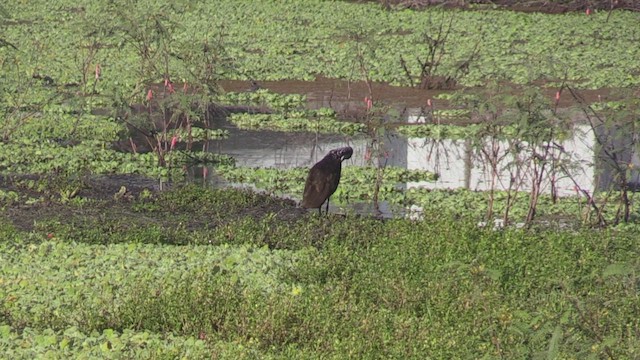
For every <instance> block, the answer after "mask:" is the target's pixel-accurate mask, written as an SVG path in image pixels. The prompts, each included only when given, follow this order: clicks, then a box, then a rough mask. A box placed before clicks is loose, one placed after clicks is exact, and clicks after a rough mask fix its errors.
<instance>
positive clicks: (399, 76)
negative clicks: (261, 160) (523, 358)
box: [0, 0, 640, 90]
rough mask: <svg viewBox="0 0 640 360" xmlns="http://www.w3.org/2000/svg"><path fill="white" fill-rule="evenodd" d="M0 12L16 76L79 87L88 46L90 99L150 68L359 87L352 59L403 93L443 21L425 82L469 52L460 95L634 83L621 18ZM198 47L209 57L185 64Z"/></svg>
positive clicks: (305, 11)
mask: <svg viewBox="0 0 640 360" xmlns="http://www.w3.org/2000/svg"><path fill="white" fill-rule="evenodd" d="M6 8H7V10H8V11H9V14H10V16H11V17H10V20H12V21H11V22H9V25H6V24H5V26H4V30H3V32H4V34H3V35H4V36H3V38H4V40H5V41H7V42H10V43H12V44H16V45H17V46H18V48H19V49H20V52H21V55H20V58H21V63H22V64H23V65H22V68H23V69H24V70H25V71H27V72H29V73H35V72H37V73H42V74H46V75H48V76H50V77H51V78H52V79H54V80H55V81H56V83H57V84H65V83H75V82H79V81H81V79H82V74H81V72H80V71H79V68H81V64H82V61H83V60H84V59H82V58H81V57H82V56H83V55H84V54H86V50H83V49H86V47H85V46H87V45H90V44H91V43H94V44H95V45H97V46H98V51H97V52H96V53H95V56H93V57H92V59H91V60H92V62H95V63H99V64H101V65H102V67H103V73H104V76H105V79H104V82H102V83H100V84H98V88H99V90H102V89H108V88H110V87H112V86H118V87H129V86H133V85H134V84H136V83H137V82H138V79H137V76H138V75H139V74H138V72H139V71H149V70H151V69H153V68H154V67H156V68H158V70H163V69H166V67H167V66H168V67H169V69H170V71H171V73H170V74H169V75H171V77H172V78H174V79H180V80H182V79H185V80H187V81H189V79H192V78H193V77H194V75H195V76H196V77H199V78H202V75H203V73H202V71H203V67H202V66H203V65H205V64H206V63H207V61H208V60H211V59H212V58H215V59H217V60H220V61H223V62H222V63H220V66H216V67H214V69H215V70H214V72H213V73H212V74H211V76H215V77H218V78H220V77H222V78H238V79H249V78H253V79H258V80H278V79H304V80H313V79H314V77H315V76H316V75H318V74H322V75H324V76H327V77H333V78H346V79H360V77H359V76H360V74H359V73H358V71H356V67H357V65H356V64H355V60H354V59H355V57H354V54H355V53H357V52H361V53H362V54H363V56H364V60H365V62H366V64H367V68H368V69H369V70H370V77H371V79H372V80H374V81H386V82H392V83H396V84H403V83H404V82H405V73H404V70H403V68H402V66H401V64H400V56H402V57H403V58H404V59H406V63H407V67H408V68H410V69H411V72H412V73H414V74H417V73H420V68H419V62H418V60H417V59H421V58H426V57H427V56H428V55H429V48H428V46H427V44H426V43H427V40H426V39H427V36H433V34H434V33H435V32H437V31H438V28H439V26H440V25H441V23H442V22H443V21H444V22H445V23H447V24H448V23H449V21H450V20H451V30H450V35H449V36H448V38H447V42H448V44H447V45H446V52H447V56H445V57H444V58H443V59H442V61H441V64H440V65H439V66H438V69H437V73H436V74H434V75H443V76H446V75H448V74H450V73H451V72H452V71H454V70H455V69H456V68H457V67H459V66H460V64H459V62H460V61H462V60H466V59H467V58H468V57H469V55H470V54H472V53H473V50H474V49H475V48H476V47H477V55H476V56H475V57H474V61H473V62H472V63H471V64H470V67H469V69H468V73H467V74H466V75H465V76H464V77H463V78H461V79H458V81H459V82H460V83H462V84H464V85H467V86H471V85H481V84H483V83H484V81H485V80H486V79H488V78H500V79H505V80H510V81H513V82H515V83H521V84H526V83H531V82H533V81H541V80H542V81H551V82H553V81H557V80H559V79H564V78H565V75H566V76H568V79H569V80H571V81H573V82H575V83H577V84H579V85H581V86H582V87H586V88H600V87H619V86H633V85H638V84H640V82H639V80H638V77H637V76H634V74H637V71H638V70H639V69H638V64H637V62H636V61H635V60H636V59H637V58H638V55H639V54H638V50H637V47H636V46H634V45H635V43H636V40H637V39H636V37H635V36H636V35H635V32H634V29H635V24H636V23H637V22H638V19H639V16H640V15H639V14H638V13H633V12H624V11H615V12H614V13H613V15H612V16H608V14H607V13H606V12H597V13H593V14H591V15H590V16H585V14H584V13H582V12H580V13H568V14H563V15H547V14H539V13H517V12H509V11H486V10H484V11H442V10H439V9H427V10H425V11H421V12H414V11H409V10H403V11H386V10H384V8H383V7H382V6H379V5H377V4H368V5H366V6H363V5H361V4H353V3H349V2H332V3H328V2H323V1H300V2H272V1H260V2H257V3H248V2H247V3H240V4H238V3H237V2H236V1H226V0H225V1H216V2H215V4H214V3H202V4H194V3H192V2H184V1H177V2H176V1H172V2H164V1H162V2H158V3H145V2H143V3H136V4H132V3H129V2H126V1H115V2H85V3H78V2H74V1H66V0H59V1H55V2H47V1H30V2H28V3H20V2H9V3H7V4H6ZM107 14H108V15H109V16H106V15H107ZM135 24H137V26H138V27H137V28H134V27H133V25H135ZM220 45H223V46H222V47H221V46H220ZM205 46H207V47H208V49H209V50H211V52H210V53H208V55H209V57H207V54H206V53H199V52H197V53H196V52H193V51H192V52H191V53H189V52H187V49H189V50H193V49H202V48H203V47H205ZM363 48H364V50H362V49H363ZM144 49H150V50H152V51H151V52H150V53H145V52H144V51H143V50H144ZM0 51H3V52H7V51H12V49H11V48H9V47H4V48H2V49H0ZM83 52H84V54H83ZM212 52H213V53H212ZM165 53H166V54H167V57H166V59H163V60H162V62H163V64H162V65H160V64H159V65H157V66H156V65H153V63H152V62H153V61H156V60H155V59H153V56H154V55H158V56H164V54H165ZM181 63H182V64H181ZM132 70H133V71H132ZM138 70H139V71H138ZM154 78H155V81H157V82H160V81H163V80H164V78H163V74H162V71H160V72H158V73H156V74H155V77H151V78H150V79H149V80H153V79H154ZM189 82H190V81H189Z"/></svg>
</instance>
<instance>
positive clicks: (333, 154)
mask: <svg viewBox="0 0 640 360" xmlns="http://www.w3.org/2000/svg"><path fill="white" fill-rule="evenodd" d="M351 155H353V149H352V148H351V147H350V146H347V147H342V148H339V149H333V150H331V151H329V153H328V154H327V156H325V157H324V158H323V159H322V160H320V161H318V162H317V163H316V164H315V165H313V167H312V168H311V170H309V175H308V176H307V182H306V183H305V184H304V194H303V195H302V204H301V205H302V207H304V208H307V209H315V208H318V212H319V213H320V214H322V204H324V202H325V201H326V202H327V208H326V212H327V213H328V212H329V198H330V197H331V195H333V193H334V192H335V191H336V189H337V188H338V184H339V183H340V173H341V171H342V162H343V161H344V160H346V159H349V158H351Z"/></svg>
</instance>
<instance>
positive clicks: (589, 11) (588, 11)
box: [585, 8, 591, 16]
mask: <svg viewBox="0 0 640 360" xmlns="http://www.w3.org/2000/svg"><path fill="white" fill-rule="evenodd" d="M585 14H587V16H589V15H591V9H589V8H587V11H585Z"/></svg>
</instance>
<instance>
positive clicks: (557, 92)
mask: <svg viewBox="0 0 640 360" xmlns="http://www.w3.org/2000/svg"><path fill="white" fill-rule="evenodd" d="M558 101H560V91H556V102H558Z"/></svg>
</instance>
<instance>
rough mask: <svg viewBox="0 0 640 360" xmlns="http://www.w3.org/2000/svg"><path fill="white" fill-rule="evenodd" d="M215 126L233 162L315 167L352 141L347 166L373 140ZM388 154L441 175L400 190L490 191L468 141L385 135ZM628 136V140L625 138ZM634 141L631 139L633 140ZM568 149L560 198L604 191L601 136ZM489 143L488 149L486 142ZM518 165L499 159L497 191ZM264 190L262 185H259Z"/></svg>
mask: <svg viewBox="0 0 640 360" xmlns="http://www.w3.org/2000/svg"><path fill="white" fill-rule="evenodd" d="M419 113H420V109H415V108H414V109H410V110H409V111H408V112H407V114H408V115H407V116H406V117H405V118H404V119H402V120H403V121H406V122H409V123H415V122H421V121H422V120H423V119H422V118H421V117H419V115H418V114H419ZM218 121H219V123H217V124H216V126H217V127H221V128H225V129H227V130H229V132H230V136H229V138H227V139H223V140H213V141H211V142H210V143H209V144H208V146H209V151H213V152H216V153H220V154H228V155H231V156H233V157H234V158H235V160H236V164H237V165H238V166H242V167H259V168H284V169H286V168H293V167H307V168H310V167H311V166H312V165H313V164H314V163H315V162H317V161H318V160H320V159H322V157H324V155H325V154H326V153H327V152H328V151H329V150H331V149H334V148H338V147H342V146H345V145H349V146H351V147H353V149H354V155H353V157H352V158H351V159H349V160H346V161H345V162H344V164H343V166H365V165H367V163H368V161H367V159H366V154H367V153H368V149H369V148H370V146H371V139H370V138H367V137H365V136H359V137H349V136H341V135H322V134H312V133H292V132H275V131H255V130H241V129H238V128H237V127H235V126H234V125H232V124H230V123H228V122H226V121H225V120H218ZM383 141H384V144H385V150H386V156H385V157H384V158H381V159H378V163H379V165H380V166H394V167H400V168H405V169H419V170H426V171H430V172H434V173H437V174H438V175H439V178H438V180H437V181H435V182H426V181H424V182H406V183H402V184H397V186H398V187H399V188H401V189H411V188H428V189H458V188H465V189H469V190H477V191H481V190H488V189H490V188H491V183H492V179H491V173H492V172H491V169H490V167H489V166H488V162H487V161H486V159H483V157H482V155H481V154H482V151H481V147H479V146H477V145H475V146H474V145H472V144H471V142H469V141H464V140H438V141H436V140H433V139H429V138H407V137H404V136H399V135H395V134H389V135H386V136H385V138H384V139H383ZM622 141H624V140H622ZM629 141H631V140H629ZM558 145H559V146H560V147H561V148H562V149H563V154H562V155H560V154H557V156H558V157H560V158H562V159H563V161H566V162H567V163H570V164H572V167H570V170H569V174H570V176H567V174H560V173H558V174H556V176H554V177H553V179H554V180H553V181H554V184H553V186H554V187H555V192H556V194H558V195H559V196H567V195H576V194H577V189H578V188H579V189H583V190H586V191H588V192H589V193H593V191H594V190H601V189H606V188H608V186H609V185H610V184H611V183H612V181H613V176H614V175H613V172H612V169H611V168H610V167H608V166H607V165H606V163H605V162H603V161H598V160H597V159H598V158H599V155H598V154H597V153H596V139H595V136H594V133H593V131H592V130H591V128H590V127H589V126H587V125H576V127H575V131H574V136H573V137H572V138H569V139H566V140H564V141H562V142H560V143H559V144H558ZM485 146H488V144H487V145H485ZM493 146H497V147H498V149H499V151H502V152H504V151H506V148H507V146H508V145H507V144H506V142H500V143H497V144H493ZM623 155H624V156H626V157H627V158H628V161H629V162H630V163H634V164H636V165H640V160H639V159H638V157H637V156H636V155H634V154H632V153H631V151H630V150H629V151H627V152H626V153H625V154H623ZM511 162H513V158H512V157H510V156H509V155H507V156H505V157H504V158H503V159H502V160H501V163H500V164H501V165H500V168H501V170H500V171H499V176H498V177H496V178H495V179H493V182H494V186H495V188H496V189H507V188H508V187H509V182H510V179H511V176H512V175H511V173H510V172H509V171H508V170H507V169H506V167H507V165H508V164H510V163H511ZM191 177H192V179H193V180H194V181H197V182H202V183H204V184H205V185H206V186H212V187H227V186H235V187H250V188H253V186H252V185H250V184H230V183H228V182H226V181H224V179H222V178H220V177H219V176H217V175H216V173H215V169H214V168H208V169H206V170H204V169H202V168H195V169H191ZM638 177H639V174H638V172H637V171H636V172H634V174H632V182H634V180H635V182H637V180H638ZM551 178H552V177H551V176H549V177H548V178H546V179H545V180H544V181H543V182H542V190H543V192H545V193H549V192H550V191H551V188H552V180H551ZM519 182H520V183H521V187H520V190H525V191H526V190H529V189H530V186H529V184H530V182H531V180H530V178H528V177H527V176H524V175H523V176H522V177H521V178H520V179H519ZM258 190H260V189H258ZM285 197H288V198H291V199H293V200H295V201H299V200H300V198H301V194H288V195H286V196H285ZM420 210H421V209H420V208H415V207H414V208H412V209H400V208H397V207H393V206H390V205H389V204H386V203H381V204H379V208H378V209H376V208H375V207H374V205H373V204H371V203H355V204H349V205H348V206H347V208H339V207H335V206H334V205H333V204H332V206H331V209H330V211H333V212H338V213H344V212H352V213H357V214H375V215H381V216H384V217H391V216H404V215H407V214H409V213H413V212H416V211H417V212H420Z"/></svg>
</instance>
